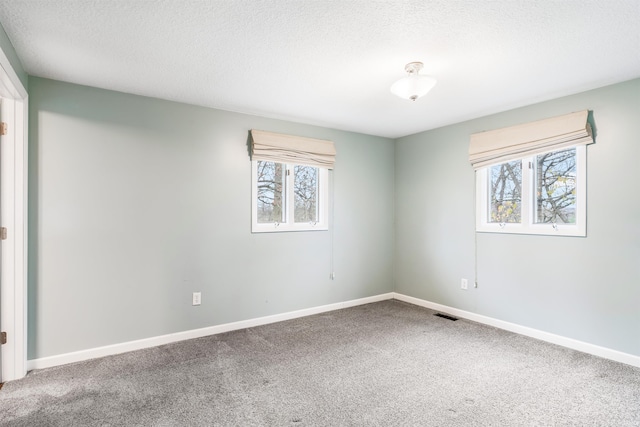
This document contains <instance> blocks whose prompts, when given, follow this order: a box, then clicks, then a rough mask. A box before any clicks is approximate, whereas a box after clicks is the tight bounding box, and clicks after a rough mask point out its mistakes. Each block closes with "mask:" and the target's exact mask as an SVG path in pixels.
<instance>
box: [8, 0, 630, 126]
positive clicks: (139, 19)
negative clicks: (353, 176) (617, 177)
mask: <svg viewBox="0 0 640 427" xmlns="http://www.w3.org/2000/svg"><path fill="white" fill-rule="evenodd" d="M0 22H1V23H2V25H3V26H4V28H5V30H6V32H7V34H8V36H9V38H10V39H11V41H12V43H13V45H14V46H15V48H16V51H17V52H18V56H19V57H20V59H21V61H22V63H23V65H24V68H25V70H26V71H27V72H28V73H29V74H31V75H35V76H41V77H47V78H51V79H57V80H62V81H68V82H73V83H79V84H83V85H89V86H95V87H100V88H106V89H112V90H117V91H122V92H128V93H133V94H140V95H146V96H151V97H157V98H162V99H169V100H175V101H181V102H186V103H189V104H195V105H203V106H208V107H214V108H220V109H224V110H231V111H238V112H244V113H250V114H256V115H262V116H267V117H274V118H281V119H287V120H293V121H298V122H304V123H311V124H317V125H321V126H328V127H333V128H338V129H345V130H351V131H356V132H362V133H368V134H374V135H380V136H386V137H399V136H404V135H408V134H412V133H416V132H420V131H423V130H427V129H432V128H436V127H439V126H443V125H447V124H451V123H455V122H459V121H462V120H467V119H471V118H475V117H479V116H483V115H486V114H491V113H495V112H499V111H503V110H507V109H511V108H514V107H518V106H522V105H527V104H531V103H534V102H539V101H543V100H546V99H551V98H556V97H558V96H563V95H567V94H571V93H576V92H580V91H584V90H588V89H592V88H596V87H600V86H604V85H607V84H611V83H616V82H620V81H624V80H629V79H632V78H636V77H640V0H580V1H576V0H564V1H561V0H537V1H530V0H493V1H480V0H460V1H456V0H398V1H392V0H389V1H375V0H367V1H365V0H261V1H260V0H208V1H205V0H0ZM411 61H422V62H424V63H425V68H424V70H423V73H424V74H429V75H432V76H434V77H436V78H437V79H438V84H437V86H436V87H435V88H434V89H433V90H432V91H431V92H430V93H429V94H427V95H426V96H425V97H423V98H421V99H419V100H418V101H416V102H411V101H406V100H402V99H400V98H396V97H395V96H394V95H392V94H391V93H390V92H389V86H390V85H391V84H392V83H393V82H394V81H395V80H397V79H399V78H401V77H404V75H405V73H404V65H405V64H406V63H408V62H411Z"/></svg>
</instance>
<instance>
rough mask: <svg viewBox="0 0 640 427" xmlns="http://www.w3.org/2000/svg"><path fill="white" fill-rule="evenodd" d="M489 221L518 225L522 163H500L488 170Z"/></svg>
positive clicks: (519, 218) (520, 217) (517, 161)
mask: <svg viewBox="0 0 640 427" xmlns="http://www.w3.org/2000/svg"><path fill="white" fill-rule="evenodd" d="M489 180H490V182H489V196H490V206H489V221H488V222H493V223H496V222H498V223H500V222H504V223H519V222H520V221H521V219H522V216H521V207H522V204H521V200H522V162H521V161H520V160H515V161H513V162H507V163H502V164H499V165H495V166H491V168H490V169H489Z"/></svg>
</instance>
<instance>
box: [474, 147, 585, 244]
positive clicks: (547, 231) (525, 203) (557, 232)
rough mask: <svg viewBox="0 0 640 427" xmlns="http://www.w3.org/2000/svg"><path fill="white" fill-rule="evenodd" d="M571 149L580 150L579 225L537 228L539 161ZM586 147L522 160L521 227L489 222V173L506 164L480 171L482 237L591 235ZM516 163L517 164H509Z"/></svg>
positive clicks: (478, 223)
mask: <svg viewBox="0 0 640 427" xmlns="http://www.w3.org/2000/svg"><path fill="white" fill-rule="evenodd" d="M568 148H575V149H576V181H577V187H576V222H575V224H549V223H544V224H536V223H535V222H534V221H535V194H536V191H535V188H534V185H535V182H534V173H535V157H536V156H538V155H540V154H545V153H550V152H554V151H562V150H566V149H568ZM586 151H587V149H586V146H585V145H578V146H575V147H563V148H560V149H554V150H548V151H545V152H540V153H536V154H534V155H531V156H527V157H523V158H521V159H514V160H520V161H522V201H521V203H522V204H521V209H522V211H521V218H522V222H521V223H518V224H516V223H495V222H493V223H492V222H488V216H489V177H488V171H489V169H490V168H491V167H492V166H495V165H499V164H502V163H506V162H505V161H500V162H497V163H494V164H491V165H488V166H486V167H483V168H480V169H478V170H476V231H478V232H482V233H507V234H539V235H547V236H579V237H585V236H586V235H587V201H586V198H587V183H586V178H587V173H586V166H587V164H586V157H587V155H586ZM509 161H513V160H509Z"/></svg>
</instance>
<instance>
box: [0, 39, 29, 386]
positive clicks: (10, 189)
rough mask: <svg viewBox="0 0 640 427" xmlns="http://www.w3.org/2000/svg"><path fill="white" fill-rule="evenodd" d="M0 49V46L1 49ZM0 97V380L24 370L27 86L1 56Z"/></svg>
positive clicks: (19, 374)
mask: <svg viewBox="0 0 640 427" xmlns="http://www.w3.org/2000/svg"><path fill="white" fill-rule="evenodd" d="M0 52H1V50H0ZM0 95H2V96H4V97H5V98H4V100H3V105H2V110H3V111H2V113H3V116H4V117H3V118H2V120H3V121H5V122H7V125H8V130H7V135H5V136H3V137H2V144H1V145H2V146H1V147H0V151H1V154H0V158H1V160H0V162H1V165H0V174H1V177H0V182H1V185H2V191H1V192H0V193H1V198H2V200H1V202H0V205H1V206H2V208H1V209H2V212H1V214H0V219H1V221H2V226H3V227H6V228H7V230H8V233H7V235H8V238H7V240H4V241H3V242H2V255H1V260H2V261H1V262H2V269H1V270H2V272H1V273H0V274H1V276H0V293H1V296H0V300H1V304H2V307H1V310H0V312H1V316H2V318H1V319H0V324H1V326H2V330H3V331H4V332H7V335H8V341H7V344H5V345H3V346H2V347H1V350H0V351H1V357H2V371H1V372H0V381H10V380H15V379H19V378H22V377H24V376H25V375H26V373H27V366H26V360H27V339H26V338H27V321H26V316H27V309H26V304H27V163H26V162H27V147H28V144H27V117H28V98H27V95H26V90H25V89H24V87H23V86H22V83H21V82H20V80H19V79H18V78H17V75H16V74H15V71H14V70H13V69H12V68H11V66H10V64H8V60H7V59H6V56H4V53H2V54H1V55H0Z"/></svg>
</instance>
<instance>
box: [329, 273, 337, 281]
mask: <svg viewBox="0 0 640 427" xmlns="http://www.w3.org/2000/svg"><path fill="white" fill-rule="evenodd" d="M329 278H330V279H331V280H336V273H334V272H331V274H330V275H329Z"/></svg>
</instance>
